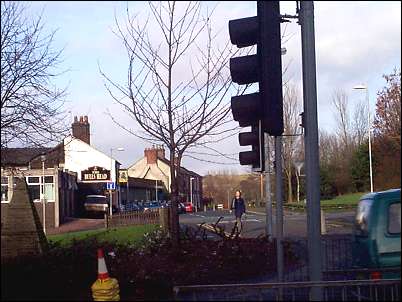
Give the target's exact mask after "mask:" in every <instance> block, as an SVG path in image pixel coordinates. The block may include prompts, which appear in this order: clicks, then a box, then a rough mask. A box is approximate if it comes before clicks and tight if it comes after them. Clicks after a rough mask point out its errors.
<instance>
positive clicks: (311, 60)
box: [299, 1, 322, 301]
mask: <svg viewBox="0 0 402 302" xmlns="http://www.w3.org/2000/svg"><path fill="white" fill-rule="evenodd" d="M299 22H300V25H301V42H302V66H303V68H302V69H303V104H304V116H305V125H304V127H305V131H304V140H305V144H304V146H305V162H306V187H307V235H308V259H309V274H310V281H321V280H322V263H321V221H320V220H321V217H320V170H319V154H318V121H317V86H316V65H315V37H314V4H313V1H300V13H299ZM310 299H311V300H312V301H321V300H322V288H319V287H313V288H312V289H311V296H310Z"/></svg>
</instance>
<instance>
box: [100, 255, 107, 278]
mask: <svg viewBox="0 0 402 302" xmlns="http://www.w3.org/2000/svg"><path fill="white" fill-rule="evenodd" d="M107 272H108V271H107V267H106V263H105V258H99V259H98V273H99V274H102V273H107Z"/></svg>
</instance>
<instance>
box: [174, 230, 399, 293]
mask: <svg viewBox="0 0 402 302" xmlns="http://www.w3.org/2000/svg"><path fill="white" fill-rule="evenodd" d="M290 244H291V249H292V250H293V252H294V253H295V255H296V256H297V257H298V259H299V263H298V264H297V265H295V266H292V267H289V268H287V269H286V270H285V272H284V279H283V283H278V282H277V276H276V274H275V273H273V274H266V275H264V276H262V277H257V278H253V279H250V280H248V281H246V282H248V283H247V284H223V285H219V284H215V285H195V286H176V287H175V288H174V294H175V299H176V300H193V301H197V300H210V301H215V300H243V301H244V300H280V301H281V300H292V301H303V300H304V301H306V300H309V296H310V291H311V289H312V288H316V287H320V288H322V290H323V299H324V300H325V301H350V300H352V301H364V300H369V301H377V300H388V301H399V298H400V279H389V280H356V277H357V276H359V275H360V276H364V278H365V279H369V276H370V273H371V271H376V272H378V271H380V273H381V274H383V273H385V272H386V271H389V272H393V273H395V270H398V272H399V274H400V269H399V268H397V269H382V270H378V269H376V270H370V269H354V268H353V266H352V236H351V235H325V236H322V252H323V255H322V256H323V257H322V259H323V260H322V269H323V281H321V282H310V281H309V274H308V258H307V255H308V253H307V239H305V238H300V239H293V240H291V242H290Z"/></svg>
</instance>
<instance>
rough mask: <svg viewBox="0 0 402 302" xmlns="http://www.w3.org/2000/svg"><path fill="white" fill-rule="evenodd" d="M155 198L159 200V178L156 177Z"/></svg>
mask: <svg viewBox="0 0 402 302" xmlns="http://www.w3.org/2000/svg"><path fill="white" fill-rule="evenodd" d="M155 199H156V202H158V179H155Z"/></svg>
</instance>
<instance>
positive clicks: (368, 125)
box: [353, 85, 373, 192]
mask: <svg viewBox="0 0 402 302" xmlns="http://www.w3.org/2000/svg"><path fill="white" fill-rule="evenodd" d="M353 89H356V90H357V89H359V90H361V89H364V90H366V101H367V129H368V145H369V163H370V191H371V192H373V163H372V158H371V134H370V132H371V131H370V130H371V129H370V128H371V124H370V100H369V92H368V87H367V85H356V86H354V87H353Z"/></svg>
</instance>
